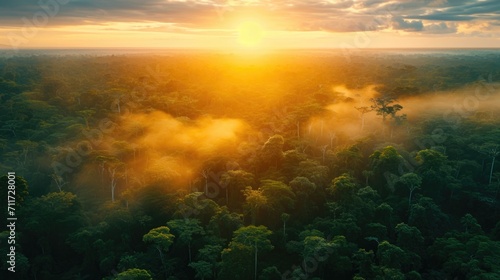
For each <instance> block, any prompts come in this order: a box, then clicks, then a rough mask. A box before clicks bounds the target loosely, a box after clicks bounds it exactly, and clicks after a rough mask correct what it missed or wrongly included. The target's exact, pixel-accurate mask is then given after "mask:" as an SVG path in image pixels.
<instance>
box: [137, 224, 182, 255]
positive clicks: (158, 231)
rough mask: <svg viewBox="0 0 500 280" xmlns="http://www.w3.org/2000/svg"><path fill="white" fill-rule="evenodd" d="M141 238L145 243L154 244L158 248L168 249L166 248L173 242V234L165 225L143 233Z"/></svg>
mask: <svg viewBox="0 0 500 280" xmlns="http://www.w3.org/2000/svg"><path fill="white" fill-rule="evenodd" d="M142 240H143V241H144V242H145V243H149V244H152V245H154V246H156V247H157V248H158V249H159V250H163V251H165V252H166V251H168V248H169V247H170V245H172V243H174V235H173V234H171V233H170V229H169V228H168V227H166V226H161V227H157V228H154V229H152V230H150V231H149V232H148V233H147V234H145V235H144V237H143V238H142Z"/></svg>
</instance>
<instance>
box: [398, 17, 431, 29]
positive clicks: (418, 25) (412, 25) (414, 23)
mask: <svg viewBox="0 0 500 280" xmlns="http://www.w3.org/2000/svg"><path fill="white" fill-rule="evenodd" d="M392 28H394V29H397V30H404V31H421V30H422V29H423V28H424V24H423V23H422V21H420V20H411V21H410V20H405V19H403V18H402V17H400V16H397V17H393V18H392Z"/></svg>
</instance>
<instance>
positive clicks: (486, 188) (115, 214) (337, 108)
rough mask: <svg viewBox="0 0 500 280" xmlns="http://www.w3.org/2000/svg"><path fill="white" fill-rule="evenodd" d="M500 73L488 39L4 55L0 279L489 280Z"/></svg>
mask: <svg viewBox="0 0 500 280" xmlns="http://www.w3.org/2000/svg"><path fill="white" fill-rule="evenodd" d="M499 80H500V53H499V52H498V51H484V52H465V51H464V52H457V53H454V54H447V53H439V52H438V53H423V52H422V53H412V52H395V51H393V52H391V51H385V52H368V51H366V52H363V51H360V52H353V53H351V54H349V56H348V57H346V55H345V54H338V53H335V52H326V51H324V52H320V51H318V52H306V51H303V52H298V51H297V52H283V53H274V54H261V55H251V54H250V55H237V54H217V53H208V52H207V53H187V52H186V53H182V52H178V53H172V54H168V53H163V54H151V55H149V54H136V55H105V56H99V55H92V56H90V55H70V56H56V55H54V56H44V55H36V56H35V55H33V56H13V57H4V58H0V100H1V104H0V107H1V108H0V119H1V122H0V154H1V161H0V171H1V173H0V182H1V188H2V190H1V197H2V198H1V199H2V205H4V204H3V203H4V201H5V202H6V201H7V186H8V185H9V184H8V183H7V182H8V176H7V174H8V172H15V174H16V176H17V177H16V179H15V185H16V196H15V198H16V199H15V201H16V204H15V209H16V217H17V221H16V230H15V231H16V244H15V246H16V265H15V271H16V272H15V273H12V272H10V271H8V270H7V269H8V268H9V263H8V262H6V261H2V264H1V267H2V270H1V274H0V278H1V279H37V280H41V279H48V280H52V279H107V280H111V279H170V280H173V279H205V280H207V279H220V280H224V279H228V280H229V279H231V280H233V279H239V280H245V279H259V280H272V279H353V280H362V279H366V280H368V279H377V280H382V279H393V280H396V279H401V280H417V279H430V280H434V279H435V280H443V279H450V280H451V279H458V280H461V279H474V280H480V279H488V280H494V279H500V222H499V221H500V196H499V191H500V163H496V162H495V160H498V156H499V154H500V116H498V109H499V108H500V91H499V90H500V84H499V83H496V82H495V81H499ZM7 217H8V213H7V208H6V207H3V209H2V220H3V221H6V220H7ZM4 230H5V228H4ZM9 234H10V233H9V231H7V230H6V231H3V232H1V233H0V235H1V236H2V237H1V238H0V252H1V255H2V256H3V257H2V260H4V259H5V256H6V255H7V254H8V253H9V251H10V246H11V245H10V244H8V242H7V240H8V237H9Z"/></svg>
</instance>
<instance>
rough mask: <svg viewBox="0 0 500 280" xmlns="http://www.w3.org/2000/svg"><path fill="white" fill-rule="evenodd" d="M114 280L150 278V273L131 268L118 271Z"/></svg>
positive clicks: (147, 279) (145, 279)
mask: <svg viewBox="0 0 500 280" xmlns="http://www.w3.org/2000/svg"><path fill="white" fill-rule="evenodd" d="M115 279H116V280H152V279H153V278H152V277H151V274H149V272H148V271H147V270H144V269H138V268H131V269H128V270H125V271H124V272H121V273H119V274H118V275H117V276H116V277H115Z"/></svg>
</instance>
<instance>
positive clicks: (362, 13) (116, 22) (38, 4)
mask: <svg viewBox="0 0 500 280" xmlns="http://www.w3.org/2000/svg"><path fill="white" fill-rule="evenodd" d="M242 34H244V35H242ZM108 47H109V48H193V49H198V48H210V49H212V48H215V49H229V50H230V49H238V48H262V49H264V48H269V49H272V48H277V49H281V48H354V49H364V48H499V47H500V0H394V1H382V0H333V1H321V0H291V1H286V0H246V1H245V0H194V1H189V0H142V1H132V0H16V1H13V0H0V48H12V49H21V48H108Z"/></svg>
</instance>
